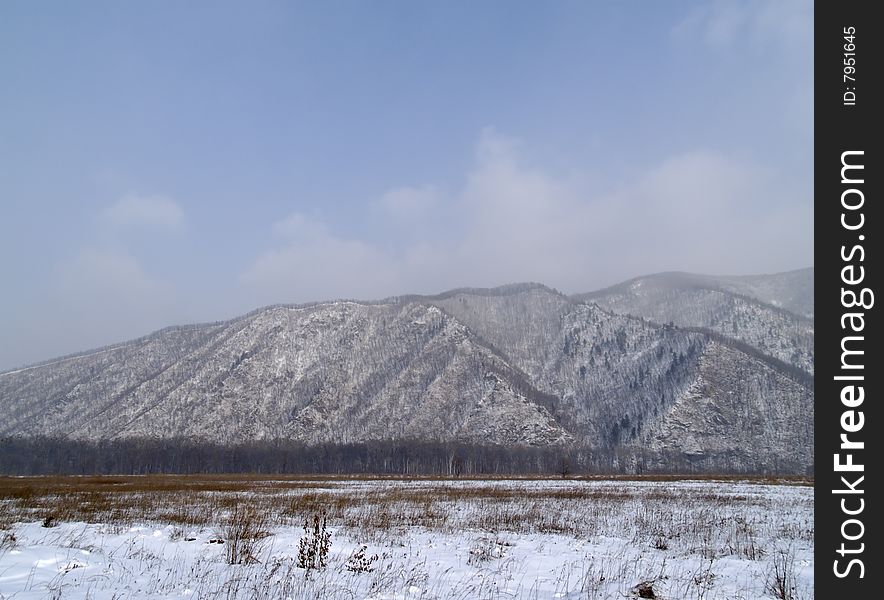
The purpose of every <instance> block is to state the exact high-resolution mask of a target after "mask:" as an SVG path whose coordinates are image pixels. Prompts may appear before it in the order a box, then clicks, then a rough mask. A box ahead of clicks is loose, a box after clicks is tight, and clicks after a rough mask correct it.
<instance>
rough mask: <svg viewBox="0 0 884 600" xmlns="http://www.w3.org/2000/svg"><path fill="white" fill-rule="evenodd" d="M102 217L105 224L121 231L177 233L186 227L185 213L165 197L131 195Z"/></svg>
mask: <svg viewBox="0 0 884 600" xmlns="http://www.w3.org/2000/svg"><path fill="white" fill-rule="evenodd" d="M101 217H102V220H103V221H104V222H105V223H107V224H109V225H110V226H112V227H114V228H121V229H122V228H129V227H146V228H155V229H165V230H171V231H177V230H180V229H181V228H182V227H183V226H184V211H182V210H181V207H180V206H179V205H178V204H177V203H176V202H175V201H174V200H172V199H171V198H167V197H165V196H138V195H132V194H130V195H127V196H124V197H123V198H121V199H120V200H119V201H117V202H115V203H114V204H112V205H110V206H108V207H107V208H105V209H104V211H102V213H101Z"/></svg>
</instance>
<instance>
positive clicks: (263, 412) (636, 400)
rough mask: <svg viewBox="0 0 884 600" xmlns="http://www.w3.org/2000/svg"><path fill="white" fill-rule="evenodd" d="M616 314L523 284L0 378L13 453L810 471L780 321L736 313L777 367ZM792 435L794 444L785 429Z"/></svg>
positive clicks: (147, 344)
mask: <svg viewBox="0 0 884 600" xmlns="http://www.w3.org/2000/svg"><path fill="white" fill-rule="evenodd" d="M618 293H619V292H618ZM679 293H682V292H681V291H680V292H679ZM686 293H688V295H687V296H685V298H688V299H692V301H694V300H698V301H700V305H702V306H707V305H708V306H714V307H716V308H718V307H720V306H725V307H729V310H730V309H734V307H736V309H741V307H742V306H743V305H742V304H740V303H741V302H743V300H739V299H736V300H735V299H734V298H738V297H737V296H732V297H731V296H728V297H726V298H725V300H726V301H723V300H722V297H719V296H717V295H716V296H712V297H708V296H706V295H704V296H702V297H700V298H699V299H697V298H693V296H691V295H690V294H691V293H692V292H691V291H690V290H687V292H686ZM718 293H719V292H718V291H716V294H718ZM664 297H665V296H664ZM630 298H631V297H630ZM630 298H627V299H630ZM655 298H656V297H651V300H650V302H653V301H654V299H655ZM710 298H712V299H713V300H714V301H715V302H714V303H711V304H710V302H711V300H710ZM641 299H642V300H643V301H648V297H647V296H641ZM599 300H601V303H599V302H598V301H599ZM609 300H611V296H610V293H609V295H607V296H606V295H605V294H601V295H599V296H598V297H596V298H595V299H594V300H593V301H585V300H579V299H575V298H574V297H569V296H566V295H564V294H562V293H561V292H558V291H557V290H554V289H553V288H549V287H547V286H545V285H542V284H537V283H525V284H513V285H507V286H500V287H498V288H489V289H477V288H458V289H455V290H449V291H447V292H443V293H441V294H436V295H433V296H417V295H409V296H399V297H393V298H388V299H385V300H384V301H374V302H358V301H351V300H337V301H330V302H321V303H307V304H301V305H272V306H269V307H262V308H260V309H256V310H254V311H251V312H249V313H247V314H245V315H241V316H239V317H235V318H233V319H230V320H228V321H220V322H215V323H205V324H195V325H187V326H175V327H167V328H164V329H161V330H159V331H156V332H154V333H152V334H149V335H147V336H142V337H141V338H137V339H135V340H130V341H129V342H125V343H122V344H116V345H112V346H109V347H105V348H101V349H95V350H92V351H87V352H84V353H78V354H76V355H73V356H68V357H62V358H58V359H53V360H50V361H47V362H44V363H41V364H37V365H32V366H28V367H24V368H19V369H16V370H12V371H7V372H4V373H2V374H0V409H3V410H4V412H5V413H6V415H7V419H6V422H5V423H4V424H3V425H2V426H0V436H24V437H33V436H47V435H49V436H52V435H61V436H63V437H68V438H71V439H84V440H114V439H127V438H132V439H134V438H139V437H156V436H159V437H183V438H190V439H204V440H207V441H208V440H215V439H219V438H220V439H225V440H228V441H230V442H243V441H247V440H261V439H266V440H272V439H287V440H297V441H300V442H304V443H311V444H318V443H362V442H367V441H371V440H395V439H424V440H428V441H438V442H446V441H451V442H458V443H470V444H476V443H483V444H484V443H488V444H495V445H501V446H513V445H515V446H541V447H547V446H556V445H559V446H575V447H577V446H580V447H587V448H598V449H606V451H614V450H616V449H617V448H624V449H626V448H642V449H645V450H646V451H649V452H652V453H657V454H659V455H660V456H663V455H668V456H677V455H682V456H698V455H703V453H706V455H707V456H715V457H716V458H715V459H714V460H715V461H718V462H716V463H715V464H718V463H720V462H722V461H724V462H727V461H733V463H734V464H739V465H742V466H744V467H745V466H747V465H748V467H747V468H754V467H753V465H755V466H757V467H758V468H764V465H765V460H769V459H766V458H765V457H764V453H763V452H762V451H761V449H760V448H761V446H759V444H761V443H763V444H765V445H767V446H768V447H770V448H775V449H776V450H777V456H776V458H777V460H779V461H780V462H778V463H777V464H781V463H782V464H791V465H794V466H795V469H797V470H801V469H805V468H807V466H808V465H809V464H812V428H810V429H808V426H807V423H811V424H812V418H813V403H812V400H813V391H812V374H811V373H810V372H808V371H806V370H804V369H802V368H801V366H800V364H801V363H800V361H799V365H796V364H793V363H790V362H789V361H784V360H782V359H781V358H780V357H778V356H777V355H776V352H779V353H781V354H782V353H783V352H786V353H787V354H788V351H789V349H790V348H792V352H793V354H794V355H795V356H799V357H802V356H803V355H800V350H801V348H802V347H801V343H803V339H804V338H800V337H794V339H783V340H779V338H778V337H777V336H779V335H780V334H781V333H782V332H781V330H780V329H777V327H781V325H782V324H781V323H780V321H778V320H777V318H776V315H779V314H780V313H778V312H777V311H769V310H760V309H759V310H756V311H754V312H753V311H750V312H749V313H746V314H745V315H742V313H740V315H741V316H740V315H738V316H740V318H743V319H744V320H745V322H746V323H747V324H748V325H749V326H750V327H749V329H751V330H752V331H755V330H758V331H763V332H765V335H764V336H762V337H761V338H760V339H761V341H762V342H765V343H768V342H770V341H771V340H774V341H778V344H779V345H777V346H776V347H775V348H773V349H774V351H775V352H774V353H771V352H768V351H766V350H770V348H767V347H766V346H764V345H763V344H762V345H761V346H753V345H752V344H750V343H748V342H747V341H746V340H740V339H736V338H728V336H726V335H724V334H722V333H720V332H718V331H715V330H714V329H710V328H704V327H701V326H691V325H685V326H679V325H670V324H668V323H664V324H661V323H657V322H654V321H652V320H650V319H648V318H646V317H644V316H641V315H634V314H622V313H621V312H618V311H616V310H610V309H609V307H606V306H605V305H606V304H610V303H611V302H609ZM618 301H619V300H618ZM703 303H705V304H703ZM722 303H723V304H722ZM617 306H620V305H617ZM736 309H734V310H736ZM732 312H733V311H732ZM737 313H739V310H737ZM737 313H734V314H737ZM704 314H705V313H704ZM710 314H711V313H710ZM716 314H718V313H716ZM723 314H724V313H723ZM726 315H730V316H733V315H732V314H731V313H726ZM790 323H791V321H790ZM782 331H785V330H782ZM811 335H812V333H811ZM744 337H746V336H744ZM748 337H749V338H750V340H751V339H752V336H751V335H749V336H748ZM780 342H781V343H780ZM793 342H794V348H793V347H792V346H790V344H793ZM732 373H740V374H741V375H740V377H738V378H734V377H733V376H732ZM710 410H711V411H712V413H714V414H717V415H718V416H717V417H716V418H714V419H709V418H707V417H708V415H709V414H712V413H710V412H709V411H710ZM765 415H768V416H771V418H772V419H773V421H775V423H773V422H772V424H771V425H770V426H768V425H766V424H765V423H766V421H765V419H766V418H767V417H765ZM774 417H775V418H774ZM790 419H791V420H792V421H793V422H794V423H795V424H796V427H794V428H793V429H794V432H793V433H794V434H790V436H791V437H789V436H787V437H788V444H786V445H783V443H782V442H781V441H778V440H779V438H777V437H776V436H775V435H773V433H772V431H771V427H773V426H774V424H775V425H776V426H778V427H781V426H782V424H783V423H784V422H787V421H789V420H790ZM747 423H749V424H751V426H747ZM692 424H693V425H692ZM799 424H800V425H799ZM747 448H749V449H750V450H746V449H747ZM753 448H758V450H753ZM747 452H748V454H747ZM741 468H742V467H741Z"/></svg>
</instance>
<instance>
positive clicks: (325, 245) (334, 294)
mask: <svg viewBox="0 0 884 600" xmlns="http://www.w3.org/2000/svg"><path fill="white" fill-rule="evenodd" d="M272 229H273V232H274V233H275V234H276V235H277V236H280V237H283V238H284V239H283V243H282V244H281V245H279V246H278V247H276V248H273V249H271V250H268V251H267V252H265V253H263V254H261V255H260V256H259V257H258V258H257V259H256V260H255V261H254V263H253V264H252V265H251V266H250V267H249V268H248V269H247V270H246V271H245V272H244V273H243V274H242V276H241V278H240V281H241V283H243V284H244V285H245V286H246V287H247V288H249V289H250V290H252V292H253V294H254V295H253V297H255V298H257V299H258V302H259V303H261V304H272V303H276V302H304V301H310V300H325V299H332V298H350V297H354V295H360V296H362V297H364V298H372V297H379V296H384V295H389V290H391V289H394V288H395V287H396V284H395V279H396V276H397V273H396V269H394V268H393V267H392V266H391V261H390V258H389V257H388V256H386V255H384V254H383V253H382V252H380V250H378V249H377V248H375V247H374V246H372V245H371V244H368V243H365V242H362V241H359V240H348V239H342V238H339V237H337V236H335V235H333V234H331V233H329V232H328V230H327V229H326V227H325V225H323V224H322V223H320V222H318V221H315V220H313V219H310V218H308V217H305V216H304V215H301V214H297V213H295V214H291V215H289V216H288V217H286V218H285V219H283V220H281V221H279V222H277V223H275V224H274V225H273V228H272Z"/></svg>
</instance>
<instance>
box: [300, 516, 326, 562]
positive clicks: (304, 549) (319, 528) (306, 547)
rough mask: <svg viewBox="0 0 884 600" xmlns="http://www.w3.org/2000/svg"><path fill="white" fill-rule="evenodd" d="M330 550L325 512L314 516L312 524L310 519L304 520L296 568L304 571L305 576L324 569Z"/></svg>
mask: <svg viewBox="0 0 884 600" xmlns="http://www.w3.org/2000/svg"><path fill="white" fill-rule="evenodd" d="M330 549H331V532H330V531H328V530H327V529H326V515H325V512H319V513H316V514H314V515H313V518H312V523H311V519H304V535H303V536H302V537H301V541H300V542H299V543H298V566H299V567H300V568H302V569H305V570H306V573H305V576H307V577H309V576H310V571H313V570H318V569H323V568H325V566H326V565H327V564H328V552H329V550H330Z"/></svg>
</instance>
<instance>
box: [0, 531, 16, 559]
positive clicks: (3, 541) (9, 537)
mask: <svg viewBox="0 0 884 600" xmlns="http://www.w3.org/2000/svg"><path fill="white" fill-rule="evenodd" d="M16 542H18V538H16V537H15V534H14V533H12V532H11V531H0V554H3V553H4V552H6V551H7V550H12V549H13V548H15V544H16Z"/></svg>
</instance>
